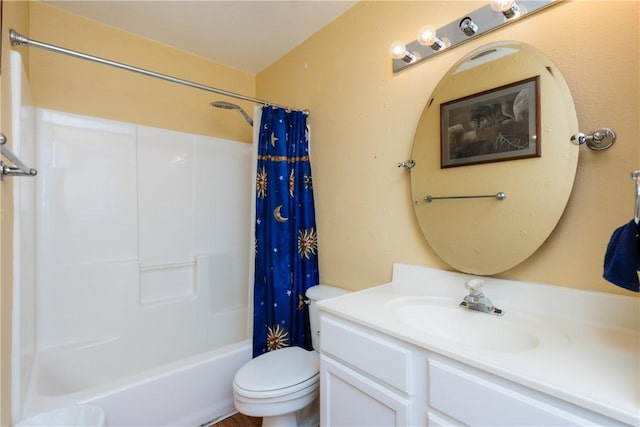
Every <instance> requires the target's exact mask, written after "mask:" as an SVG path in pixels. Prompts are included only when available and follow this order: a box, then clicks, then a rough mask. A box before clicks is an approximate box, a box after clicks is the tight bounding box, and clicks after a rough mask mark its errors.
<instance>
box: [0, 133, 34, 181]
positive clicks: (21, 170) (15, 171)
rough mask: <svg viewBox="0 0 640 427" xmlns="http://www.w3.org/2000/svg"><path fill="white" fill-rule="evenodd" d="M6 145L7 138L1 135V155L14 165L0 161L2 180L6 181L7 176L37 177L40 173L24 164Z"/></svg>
mask: <svg viewBox="0 0 640 427" xmlns="http://www.w3.org/2000/svg"><path fill="white" fill-rule="evenodd" d="M6 143H7V137H6V136H4V134H3V133H0V153H1V154H2V155H3V156H5V157H6V158H7V159H8V160H9V161H10V162H11V163H12V165H9V166H7V165H6V164H5V163H4V162H3V161H2V160H0V170H1V171H2V177H0V179H2V180H4V177H5V176H36V175H37V174H38V171H37V170H35V169H33V168H30V167H28V166H27V165H25V164H24V163H22V160H20V159H19V158H18V156H16V155H15V154H14V153H13V151H11V150H9V148H7V146H6V145H5V144H6Z"/></svg>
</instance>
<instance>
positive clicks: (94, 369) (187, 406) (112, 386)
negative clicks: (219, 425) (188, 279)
mask: <svg viewBox="0 0 640 427" xmlns="http://www.w3.org/2000/svg"><path fill="white" fill-rule="evenodd" d="M127 345H128V343H123V342H120V341H119V340H118V339H114V340H108V341H105V342H101V343H90V344H84V345H74V346H67V347H66V348H59V349H55V350H49V351H46V352H41V353H40V354H38V356H37V357H36V361H35V365H34V371H33V375H32V378H31V385H30V387H29V390H30V391H29V395H28V397H27V399H26V403H27V404H26V407H25V411H24V413H23V418H27V417H29V416H31V415H34V414H36V413H40V412H43V411H47V410H50V409H54V408H59V407H63V406H67V405H70V404H76V403H81V404H82V403H91V404H95V405H98V406H100V407H102V408H103V409H104V410H105V412H106V414H107V423H108V425H110V426H192V427H193V426H197V425H200V424H202V423H205V422H207V421H210V420H212V419H218V418H224V417H225V416H227V415H229V414H231V413H233V412H235V409H234V406H233V392H232V381H233V376H234V374H235V372H236V371H237V370H238V369H239V368H240V366H242V365H243V364H244V363H246V362H247V361H248V360H250V359H251V342H250V341H249V340H246V341H242V342H238V343H234V344H229V345H226V346H224V347H221V348H219V349H216V350H212V351H209V352H206V353H202V354H199V355H198V356H193V357H188V358H185V359H182V360H178V361H175V362H172V363H169V364H165V365H162V366H158V367H156V368H154V369H150V370H146V371H143V372H138V371H137V370H138V369H139V367H138V366H136V364H137V362H140V361H142V360H143V359H146V358H147V357H148V355H143V356H142V357H128V356H127V354H126V352H123V351H122V350H123V349H124V348H125V347H126V346H127ZM169 353H171V352H169ZM147 362H148V361H147ZM109 378H118V379H117V380H111V379H109Z"/></svg>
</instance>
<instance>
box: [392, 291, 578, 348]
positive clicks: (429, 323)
mask: <svg viewBox="0 0 640 427" xmlns="http://www.w3.org/2000/svg"><path fill="white" fill-rule="evenodd" d="M459 302H460V301H458V300H454V299H452V298H443V297H408V298H397V299H394V300H392V301H389V303H388V304H387V310H389V311H390V312H391V313H392V314H393V315H394V316H395V317H396V318H397V319H398V320H399V321H400V322H402V323H403V324H405V325H406V326H408V327H410V328H412V329H414V330H417V331H420V332H422V333H426V334H429V335H432V336H434V337H437V338H441V339H444V340H448V341H452V342H455V343H458V344H462V345H465V346H470V347H474V348H478V349H483V350H490V351H495V352H516V351H527V350H532V349H535V348H538V347H540V346H544V347H547V348H553V349H556V350H557V349H559V348H561V347H564V346H566V345H568V344H569V339H568V337H567V336H566V335H565V334H563V333H562V332H559V331H557V330H555V329H554V328H553V327H552V325H551V324H548V325H545V324H543V323H541V322H535V321H533V320H532V319H531V318H529V317H527V316H522V315H518V314H516V313H511V312H509V311H508V310H505V312H506V313H505V315H504V316H502V317H498V316H493V315H490V314H487V313H480V312H477V311H473V310H469V309H466V308H462V307H458V304H459Z"/></svg>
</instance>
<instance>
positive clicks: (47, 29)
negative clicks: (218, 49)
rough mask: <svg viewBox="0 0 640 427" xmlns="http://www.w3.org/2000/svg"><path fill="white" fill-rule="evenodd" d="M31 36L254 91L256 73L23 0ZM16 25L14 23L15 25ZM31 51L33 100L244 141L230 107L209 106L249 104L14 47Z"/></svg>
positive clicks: (247, 132)
mask: <svg viewBox="0 0 640 427" xmlns="http://www.w3.org/2000/svg"><path fill="white" fill-rule="evenodd" d="M29 4H30V20H31V28H30V31H29V34H27V35H28V36H29V37H30V38H32V39H35V40H38V41H42V42H45V43H49V44H53V45H57V46H62V47H65V48H68V49H72V50H76V51H80V52H83V53H87V54H90V55H94V56H99V57H102V58H106V59H110V60H112V61H116V62H121V63H125V64H129V65H133V66H135V67H139V68H144V69H147V70H151V71H155V72H157V73H162V74H167V75H170V76H173V77H177V78H180V79H184V80H189V81H192V82H196V83H200V84H203V85H207V86H213V87H216V88H220V89H224V90H227V91H230V92H236V93H241V94H243V95H247V96H254V95H255V76H254V75H252V74H248V73H244V72H241V71H238V70H234V69H231V68H229V67H225V66H223V65H220V64H216V63H214V62H211V61H209V60H206V59H204V58H201V57H198V56H195V55H191V54H188V53H185V52H182V51H179V50H176V49H173V48H170V47H168V46H166V45H163V44H160V43H157V42H154V41H152V40H148V39H143V38H141V37H138V36H134V35H132V34H130V33H127V32H124V31H120V30H117V29H115V28H113V27H109V26H105V25H102V24H99V23H97V22H95V21H91V20H87V19H84V18H81V17H79V16H77V15H74V14H70V13H67V12H64V11H62V10H61V9H58V8H55V7H52V6H49V5H47V4H43V3H40V2H30V3H29ZM16 30H17V31H18V32H22V30H21V29H20V28H16ZM17 50H19V51H20V52H23V53H27V54H28V55H29V57H30V62H31V67H30V70H31V71H30V74H29V81H30V84H31V90H32V92H33V96H34V102H35V104H36V105H37V106H39V107H43V108H49V109H54V110H62V111H68V112H72V113H77V114H83V115H88V116H96V117H103V118H107V119H113V120H121V121H125V122H134V123H139V124H143V125H148V126H153V127H159V128H169V129H174V130H178V131H182V132H190V133H196V134H201V135H209V136H216V137H220V138H227V139H233V140H238V141H245V142H251V139H252V131H251V127H250V126H248V125H247V123H246V122H245V121H244V120H243V119H242V118H241V117H240V116H239V115H238V114H237V113H236V112H233V111H229V110H220V109H216V108H213V107H211V106H210V105H209V103H210V102H212V101H216V100H225V101H230V102H234V103H237V104H238V105H240V106H242V107H243V108H244V109H245V110H247V111H249V112H250V114H252V111H253V110H252V106H253V104H251V103H247V102H243V101H238V100H235V99H230V98H226V97H223V96H221V95H218V94H215V93H210V92H205V91H202V90H199V89H194V88H191V87H187V86H183V85H178V84H175V83H171V82H166V81H163V80H159V79H155V78H152V77H148V76H143V75H140V74H137V73H132V72H130V71H125V70H120V69H116V68H113V67H109V66H105V65H102V64H96V63H93V62H88V61H84V60H81V59H77V58H72V57H69V56H65V55H60V54H57V53H52V52H48V51H45V50H43V49H38V48H28V47H19V48H17Z"/></svg>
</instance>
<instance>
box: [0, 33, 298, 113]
mask: <svg viewBox="0 0 640 427" xmlns="http://www.w3.org/2000/svg"><path fill="white" fill-rule="evenodd" d="M9 39H10V40H11V46H21V45H26V46H35V47H39V48H42V49H46V50H50V51H52V52H56V53H62V54H65V55H69V56H73V57H74V58H80V59H86V60H88V61H93V62H98V63H100V64H104V65H110V66H112V67H116V68H121V69H123V70H128V71H133V72H134V73H139V74H142V75H145V76H149V77H155V78H157V79H161V80H166V81H169V82H172V83H178V84H181V85H185V86H189V87H192V88H195V89H200V90H206V91H207V92H213V93H217V94H218V95H224V96H229V97H231V98H236V99H241V100H244V101H250V102H254V103H256V104H262V105H270V106H273V107H278V108H284V109H285V110H293V111H302V112H303V113H304V114H309V110H300V109H298V108H291V107H286V106H283V105H278V104H274V103H273V102H269V101H265V100H262V99H257V98H252V97H250V96H246V95H241V94H239V93H235V92H229V91H226V90H223V89H218V88H215V87H211V86H206V85H203V84H200V83H195V82H192V81H189V80H184V79H180V78H177V77H172V76H169V75H167V74H161V73H156V72H154V71H149V70H145V69H144V68H138V67H134V66H132V65H128V64H123V63H121V62H115V61H110V60H108V59H104V58H100V57H98V56H93V55H88V54H86V53H82V52H78V51H75V50H70V49H65V48H63V47H60V46H55V45H52V44H48V43H43V42H39V41H37V40H32V39H30V38H28V37H26V36H24V35H22V34H20V33H18V32H17V31H15V30H14V29H10V30H9Z"/></svg>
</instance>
